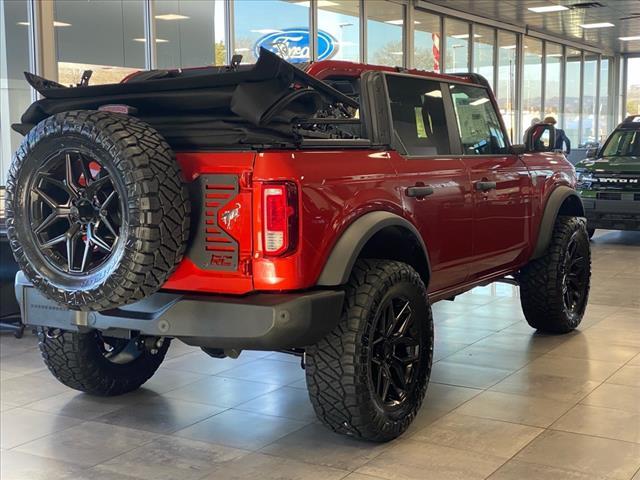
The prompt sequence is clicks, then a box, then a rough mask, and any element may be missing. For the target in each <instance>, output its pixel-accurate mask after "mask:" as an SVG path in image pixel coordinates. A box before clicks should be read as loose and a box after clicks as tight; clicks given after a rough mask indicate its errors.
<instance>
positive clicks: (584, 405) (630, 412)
mask: <svg viewBox="0 0 640 480" xmlns="http://www.w3.org/2000/svg"><path fill="white" fill-rule="evenodd" d="M608 385H617V384H616V383H609V384H608ZM622 386H628V385H622ZM632 388H638V387H632ZM639 390H640V389H639ZM592 393H593V392H592ZM587 396H588V395H587ZM586 398H587V397H584V398H583V399H582V400H580V401H579V402H578V403H576V404H575V405H574V407H577V406H578V405H581V406H583V407H593V408H603V409H605V410H613V411H615V412H624V413H626V414H631V415H634V414H635V415H640V410H638V411H637V412H632V411H630V410H625V409H624V408H616V407H606V406H604V405H594V404H591V403H582V402H583V401H584V400H586ZM571 408H573V407H571Z"/></svg>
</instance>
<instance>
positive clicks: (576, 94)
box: [562, 48, 582, 145]
mask: <svg viewBox="0 0 640 480" xmlns="http://www.w3.org/2000/svg"><path fill="white" fill-rule="evenodd" d="M581 63H582V52H581V51H580V50H575V49H573V48H567V60H566V62H565V87H564V112H563V114H562V127H563V128H564V132H565V133H566V134H567V136H568V137H569V140H571V141H572V142H575V144H576V145H577V144H578V140H579V139H578V137H579V134H580V82H581V80H580V76H581V73H580V64H581Z"/></svg>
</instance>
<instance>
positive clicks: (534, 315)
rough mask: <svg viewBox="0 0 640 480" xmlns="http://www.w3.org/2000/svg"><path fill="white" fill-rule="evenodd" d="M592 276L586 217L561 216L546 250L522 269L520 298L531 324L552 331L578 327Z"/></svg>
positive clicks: (585, 305)
mask: <svg viewBox="0 0 640 480" xmlns="http://www.w3.org/2000/svg"><path fill="white" fill-rule="evenodd" d="M590 279H591V249H590V246H589V236H588V233H587V229H586V226H585V222H584V220H583V219H580V218H577V217H563V216H561V217H558V219H557V220H556V223H555V226H554V230H553V234H552V237H551V243H550V244H549V248H548V249H547V252H546V253H545V254H544V256H542V257H540V258H538V259H535V260H532V261H531V262H530V263H529V264H528V265H527V266H526V267H524V268H523V269H522V271H521V272H520V276H519V280H520V301H521V303H522V310H523V312H524V316H525V318H526V319H527V322H528V323H529V325H531V326H532V327H533V328H536V329H539V330H542V331H545V332H550V333H567V332H570V331H571V330H573V329H574V328H576V327H577V326H578V325H579V324H580V322H581V321H582V317H583V315H584V311H585V309H586V307H587V301H588V299H589V286H590Z"/></svg>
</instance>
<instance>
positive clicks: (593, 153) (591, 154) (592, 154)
mask: <svg viewBox="0 0 640 480" xmlns="http://www.w3.org/2000/svg"><path fill="white" fill-rule="evenodd" d="M597 156H598V147H591V148H589V149H587V158H596V157H597Z"/></svg>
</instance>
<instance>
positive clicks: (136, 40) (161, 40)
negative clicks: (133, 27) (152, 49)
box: [133, 38, 169, 43]
mask: <svg viewBox="0 0 640 480" xmlns="http://www.w3.org/2000/svg"><path fill="white" fill-rule="evenodd" d="M133 41H134V42H142V43H145V42H146V41H147V39H146V38H134V39H133ZM156 43H169V40H165V39H164V38H156Z"/></svg>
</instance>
